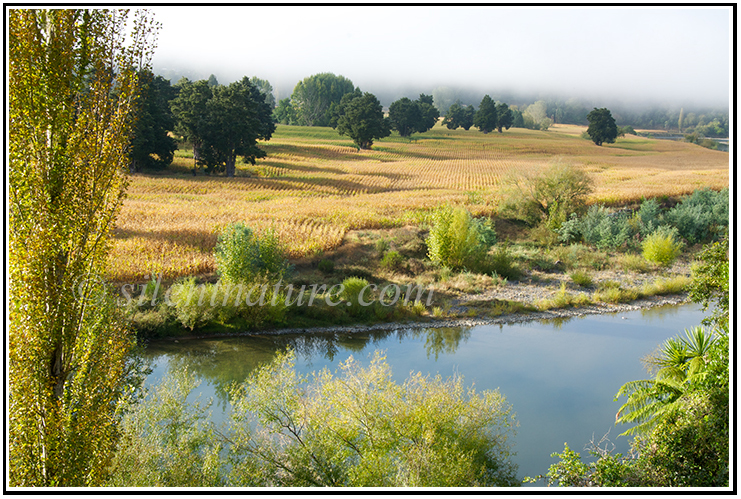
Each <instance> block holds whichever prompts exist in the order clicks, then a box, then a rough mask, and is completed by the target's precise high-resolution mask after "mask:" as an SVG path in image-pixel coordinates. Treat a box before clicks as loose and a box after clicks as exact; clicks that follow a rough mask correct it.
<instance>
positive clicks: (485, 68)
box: [150, 6, 732, 107]
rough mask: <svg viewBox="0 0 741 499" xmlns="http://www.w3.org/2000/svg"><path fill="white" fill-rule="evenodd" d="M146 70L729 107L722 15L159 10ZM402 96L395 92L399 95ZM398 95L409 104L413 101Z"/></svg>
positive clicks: (727, 24) (680, 11)
mask: <svg viewBox="0 0 741 499" xmlns="http://www.w3.org/2000/svg"><path fill="white" fill-rule="evenodd" d="M150 10H151V11H152V12H153V13H154V15H155V19H156V20H157V21H158V22H160V23H161V24H162V28H161V31H160V33H159V38H158V44H157V51H156V53H155V56H154V59H153V67H154V69H155V72H158V73H163V72H164V70H174V71H190V72H191V74H193V75H194V77H195V78H207V77H208V75H209V74H214V75H216V77H217V78H218V79H219V82H220V83H222V84H223V83H229V82H231V81H234V80H237V79H240V78H241V77H242V76H250V77H252V76H258V77H260V78H262V79H267V80H268V81H270V83H271V84H272V86H273V87H274V89H275V93H276V94H277V95H276V97H277V98H278V99H281V98H284V97H289V96H290V93H291V91H292V89H293V87H294V86H295V85H296V83H297V82H298V81H300V80H302V79H303V78H305V77H307V76H310V75H313V74H317V73H323V72H331V73H334V74H338V75H343V76H345V77H347V78H349V79H350V80H352V81H353V83H354V84H355V86H357V87H360V88H361V90H363V91H368V92H373V93H376V92H385V93H387V94H388V93H389V92H392V93H394V92H395V93H396V94H403V93H405V92H409V93H411V92H412V91H425V92H426V93H431V92H432V90H433V89H434V88H436V87H440V86H450V87H468V88H475V89H480V90H482V91H484V92H493V93H497V92H515V93H531V94H532V93H536V94H537V93H540V94H549V95H558V96H562V97H565V98H570V97H575V98H582V99H613V100H614V99H616V98H617V99H622V100H624V101H629V100H634V101H636V102H641V103H651V102H657V103H658V102H661V103H673V104H679V105H682V104H695V105H711V106H723V107H726V106H728V105H729V92H730V88H731V84H730V78H731V67H732V65H731V22H732V15H731V10H730V8H712V7H703V8H699V7H676V6H674V7H658V8H649V7H617V8H598V7H594V8H575V7H515V8H502V7H485V6H481V7H453V6H451V7H443V6H413V7H401V6H395V7H379V6H372V7H358V6H349V7H348V6H346V7H338V6H329V7H317V6H300V7H299V6H229V7H193V6H171V7H170V6H167V7H156V8H152V9H150ZM399 96H401V95H399ZM408 96H409V97H412V98H414V97H416V95H414V94H411V95H408Z"/></svg>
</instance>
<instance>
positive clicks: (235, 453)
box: [110, 352, 518, 487]
mask: <svg viewBox="0 0 741 499" xmlns="http://www.w3.org/2000/svg"><path fill="white" fill-rule="evenodd" d="M294 361H295V355H294V354H293V353H292V352H288V353H285V354H279V355H278V356H277V357H276V359H275V360H273V361H272V362H271V363H270V364H267V365H264V366H262V367H261V368H259V369H258V370H257V371H256V372H254V373H253V374H252V375H251V376H250V377H249V378H248V379H247V380H246V381H245V383H243V384H242V385H240V386H239V387H235V388H234V389H233V390H232V393H231V400H230V402H231V407H232V412H231V417H230V419H229V421H228V424H227V426H226V428H221V429H218V428H216V427H215V426H214V425H213V423H211V422H210V421H209V415H208V404H206V405H204V404H201V403H199V402H189V401H188V400H187V399H188V395H189V394H190V392H192V391H193V390H194V389H195V388H196V386H197V382H196V380H195V378H194V377H193V376H192V375H189V374H188V373H187V372H183V371H180V372H171V373H169V374H168V376H167V377H166V379H165V380H164V381H163V382H162V383H160V385H159V386H157V387H156V388H154V389H153V392H152V394H151V395H150V396H148V397H146V398H145V399H144V400H143V401H142V402H140V403H137V404H132V405H130V406H129V407H128V411H127V412H126V415H125V416H124V418H123V421H122V426H121V430H122V434H123V436H122V445H121V446H120V447H119V451H118V454H117V456H116V458H115V459H114V462H113V466H112V470H113V476H112V479H111V482H110V484H111V485H113V486H128V487H131V486H147V487H152V486H171V487H177V486H191V487H192V486H202V487H214V486H239V487H256V486H259V487H274V486H293V487H304V486H345V487H355V486H375V487H474V486H484V487H503V486H516V485H518V482H517V478H516V471H517V465H516V464H514V463H513V462H512V461H511V459H510V456H511V451H510V448H509V445H510V444H509V440H510V439H511V438H512V436H513V435H514V427H515V426H516V421H515V419H514V416H513V414H512V413H511V407H510V406H509V404H507V402H506V400H505V398H504V396H502V395H501V394H500V393H499V392H498V391H496V390H486V391H483V392H475V391H474V390H473V389H472V388H467V387H465V386H464V384H463V378H462V377H460V376H455V377H453V378H448V379H442V378H441V377H440V376H436V377H432V376H422V375H421V374H420V373H417V374H412V375H410V376H409V377H408V378H407V379H406V380H405V381H404V382H403V383H402V384H397V383H396V382H395V381H394V380H393V379H392V373H391V368H390V367H389V365H388V364H387V363H386V361H385V359H384V358H383V357H382V356H381V354H379V353H378V352H376V355H375V357H374V358H373V360H372V361H371V362H370V365H369V366H368V367H367V368H366V367H362V366H361V365H360V363H358V362H357V361H355V360H354V359H353V358H352V357H350V358H349V359H348V360H347V361H346V362H344V363H342V364H341V365H340V367H339V369H338V370H337V371H336V372H335V373H334V374H333V373H331V372H329V371H328V370H326V369H325V370H323V371H321V372H319V373H316V374H313V375H311V376H303V375H301V374H300V373H297V372H296V369H295V362H294Z"/></svg>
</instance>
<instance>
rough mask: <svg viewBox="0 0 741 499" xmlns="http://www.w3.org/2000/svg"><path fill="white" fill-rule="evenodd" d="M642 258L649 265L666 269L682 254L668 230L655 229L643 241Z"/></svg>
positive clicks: (678, 244)
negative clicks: (652, 264)
mask: <svg viewBox="0 0 741 499" xmlns="http://www.w3.org/2000/svg"><path fill="white" fill-rule="evenodd" d="M642 246H643V257H644V258H645V259H646V260H648V261H649V262H651V263H655V264H657V265H661V266H663V267H668V266H669V265H671V264H672V263H674V260H676V258H677V257H678V256H679V255H680V253H681V252H682V247H681V244H680V243H679V242H677V241H676V240H675V237H674V235H673V233H672V231H670V230H661V228H660V229H657V230H656V232H654V233H653V234H651V235H650V236H648V237H647V238H646V239H644V240H643V244H642Z"/></svg>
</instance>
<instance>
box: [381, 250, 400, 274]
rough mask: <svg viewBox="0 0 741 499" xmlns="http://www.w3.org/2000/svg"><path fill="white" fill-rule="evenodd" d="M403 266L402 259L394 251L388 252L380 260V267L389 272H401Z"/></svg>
mask: <svg viewBox="0 0 741 499" xmlns="http://www.w3.org/2000/svg"><path fill="white" fill-rule="evenodd" d="M403 265H404V257H403V256H402V255H401V254H400V253H399V252H398V251H396V250H392V251H389V252H388V253H386V254H385V255H383V259H381V266H382V267H384V268H387V269H389V270H401V269H402V268H403Z"/></svg>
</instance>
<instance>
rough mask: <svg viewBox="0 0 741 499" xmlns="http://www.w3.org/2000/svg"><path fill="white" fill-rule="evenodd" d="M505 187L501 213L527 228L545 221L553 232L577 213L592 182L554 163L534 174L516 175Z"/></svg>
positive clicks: (560, 164)
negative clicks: (526, 224)
mask: <svg viewBox="0 0 741 499" xmlns="http://www.w3.org/2000/svg"><path fill="white" fill-rule="evenodd" d="M505 185H508V186H509V189H508V192H506V193H505V199H504V201H503V203H502V212H503V213H504V214H508V215H510V216H512V217H514V218H517V219H520V220H523V221H525V222H527V223H529V224H530V225H537V224H539V223H540V222H543V221H545V222H546V223H547V225H548V227H549V228H551V229H557V228H558V227H559V226H560V225H561V223H563V222H564V221H565V220H566V218H567V217H568V215H570V214H571V213H580V212H581V211H582V209H583V207H584V203H585V201H586V198H587V195H589V193H590V192H591V191H592V181H591V179H590V178H589V176H588V175H587V174H586V172H584V171H583V170H581V169H579V168H577V167H575V166H572V165H568V164H563V163H555V164H553V165H552V166H550V167H549V168H548V169H547V170H545V171H543V172H540V173H538V174H535V175H532V174H531V175H518V176H514V177H512V178H510V179H508V180H507V181H506V182H505Z"/></svg>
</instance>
